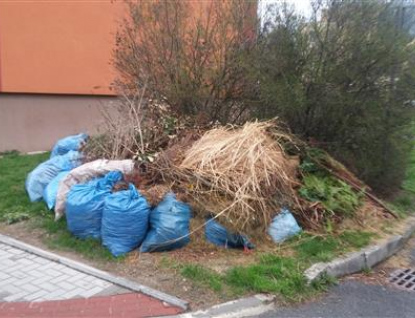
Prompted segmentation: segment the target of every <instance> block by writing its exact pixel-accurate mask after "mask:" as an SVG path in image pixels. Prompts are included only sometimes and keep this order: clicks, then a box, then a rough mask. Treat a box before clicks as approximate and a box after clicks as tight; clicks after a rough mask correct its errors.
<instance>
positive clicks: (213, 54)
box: [114, 0, 256, 123]
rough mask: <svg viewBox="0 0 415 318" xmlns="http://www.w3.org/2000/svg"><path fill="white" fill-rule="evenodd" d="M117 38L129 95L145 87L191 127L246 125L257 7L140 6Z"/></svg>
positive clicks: (133, 7)
mask: <svg viewBox="0 0 415 318" xmlns="http://www.w3.org/2000/svg"><path fill="white" fill-rule="evenodd" d="M127 5H128V8H129V16H128V18H126V19H125V20H124V21H123V24H122V27H121V29H120V30H119V32H118V34H117V41H116V49H115V51H114V65H115V67H116V69H117V70H118V71H119V74H120V77H119V81H118V84H120V87H121V88H122V90H124V91H127V92H134V91H136V90H137V88H142V87H143V86H144V85H146V87H147V90H146V93H147V94H146V95H147V96H149V97H150V98H153V97H156V98H158V99H160V100H165V101H166V102H167V103H168V104H169V105H170V106H171V107H172V111H173V112H174V113H175V114H176V115H179V116H181V115H186V116H189V117H188V119H187V120H188V121H195V122H201V123H206V122H210V121H220V122H222V123H225V122H229V121H231V122H237V121H241V119H242V118H243V117H244V115H245V114H246V112H247V111H248V109H249V107H250V99H249V97H248V96H251V95H250V94H249V92H251V91H252V89H254V87H255V83H252V82H251V81H250V80H248V79H247V76H246V74H247V73H246V70H245V68H244V60H245V59H246V57H247V56H248V55H249V54H251V52H252V48H253V47H254V42H255V41H254V40H255V28H256V2H251V1H241V0H232V1H199V2H198V1H193V2H192V1H179V0H171V1H138V2H129V3H127Z"/></svg>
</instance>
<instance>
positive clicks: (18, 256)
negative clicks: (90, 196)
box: [0, 243, 183, 317]
mask: <svg viewBox="0 0 415 318" xmlns="http://www.w3.org/2000/svg"><path fill="white" fill-rule="evenodd" d="M182 311H183V309H182V308H179V307H176V306H173V305H170V304H168V303H166V302H164V301H162V300H160V299H157V298H155V297H151V296H149V295H145V294H143V293H140V292H137V291H136V290H132V289H129V288H126V287H125V286H120V285H117V284H115V283H112V282H111V281H110V280H105V279H101V278H98V277H96V276H94V275H89V274H87V273H85V272H82V271H80V270H76V269H74V268H71V267H69V266H66V265H64V264H60V263H58V262H55V261H53V260H50V259H48V258H45V257H42V256H40V255H36V254H33V253H30V252H28V251H25V250H23V249H19V248H17V247H14V246H11V245H8V244H5V243H0V317H151V316H163V315H173V314H177V313H180V312H182Z"/></svg>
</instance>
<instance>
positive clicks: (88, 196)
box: [66, 171, 122, 239]
mask: <svg viewBox="0 0 415 318" xmlns="http://www.w3.org/2000/svg"><path fill="white" fill-rule="evenodd" d="M121 179H122V173H121V172H119V171H111V172H109V173H108V174H106V175H105V176H104V177H103V178H99V179H94V180H92V181H89V182H87V183H84V184H76V185H74V186H73V187H72V188H71V190H70V191H69V193H68V195H67V197H66V221H67V226H68V230H69V231H70V232H71V233H72V234H73V235H75V236H77V237H79V238H88V237H90V238H95V239H99V238H100V237H101V222H102V212H103V209H104V202H105V198H106V197H107V196H108V195H110V194H111V189H112V187H113V186H114V185H115V184H116V183H117V182H118V181H120V180H121Z"/></svg>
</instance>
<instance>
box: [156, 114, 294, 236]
mask: <svg viewBox="0 0 415 318" xmlns="http://www.w3.org/2000/svg"><path fill="white" fill-rule="evenodd" d="M287 139H288V140H290V136H289V135H287V134H284V133H281V132H278V130H277V129H276V128H275V123H273V122H261V123H259V122H254V123H247V124H245V125H244V126H243V127H241V128H232V127H220V128H216V129H212V130H209V131H207V132H206V133H205V134H204V135H203V136H202V137H201V138H200V139H199V140H198V141H196V142H194V143H193V145H192V146H191V147H190V148H189V149H187V150H186V151H185V152H184V154H183V155H184V156H183V158H184V159H183V160H182V161H181V162H180V163H178V164H174V165H172V164H171V161H168V162H169V167H168V169H166V168H164V169H163V167H160V165H159V169H160V170H163V171H164V172H167V173H168V177H169V178H170V180H171V181H173V182H174V183H175V184H174V189H175V190H178V191H182V192H186V193H188V200H189V202H191V204H192V205H193V206H195V207H197V210H198V211H199V213H200V212H202V213H209V214H210V213H211V214H214V215H217V216H219V217H220V219H221V221H222V222H224V223H226V224H227V225H228V226H229V227H231V228H233V229H235V230H238V231H241V232H245V233H253V232H255V231H258V230H259V229H261V230H265V229H266V228H267V227H268V225H269V224H270V222H271V219H272V217H273V216H274V215H275V214H276V213H278V211H279V209H280V208H281V206H283V205H291V203H292V200H293V198H294V197H295V194H294V191H293V183H294V180H295V178H296V176H295V169H293V168H292V164H290V162H289V158H288V157H287V156H286V155H285V153H284V151H283V148H282V146H281V144H280V142H282V141H283V140H284V141H286V140H287ZM159 164H160V162H159ZM162 165H163V164H162ZM164 178H165V179H166V175H164Z"/></svg>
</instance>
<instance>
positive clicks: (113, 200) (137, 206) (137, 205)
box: [101, 183, 150, 256]
mask: <svg viewBox="0 0 415 318" xmlns="http://www.w3.org/2000/svg"><path fill="white" fill-rule="evenodd" d="M149 215H150V206H149V204H148V203H147V200H146V199H145V198H144V197H143V196H141V195H140V194H139V193H138V191H137V190H136V188H135V187H134V185H133V184H131V183H130V184H129V188H128V190H124V191H119V192H115V193H112V194H110V195H108V196H107V197H106V198H105V204H104V211H103V214H102V224H101V237H102V243H103V244H104V246H106V247H108V249H109V250H110V252H111V253H112V255H114V256H119V255H122V254H125V253H128V252H130V251H132V250H133V249H135V248H137V247H138V246H140V244H141V242H142V241H143V240H144V238H145V236H146V234H147V230H148V218H149Z"/></svg>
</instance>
